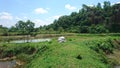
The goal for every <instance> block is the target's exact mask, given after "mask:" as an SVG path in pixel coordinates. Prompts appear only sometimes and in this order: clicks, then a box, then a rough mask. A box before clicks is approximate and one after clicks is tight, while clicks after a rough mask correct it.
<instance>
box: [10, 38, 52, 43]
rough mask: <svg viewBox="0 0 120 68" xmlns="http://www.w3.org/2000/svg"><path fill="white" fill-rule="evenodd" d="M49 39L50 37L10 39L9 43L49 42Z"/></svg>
mask: <svg viewBox="0 0 120 68" xmlns="http://www.w3.org/2000/svg"><path fill="white" fill-rule="evenodd" d="M49 41H51V39H50V38H43V39H31V40H15V41H11V42H10V43H26V42H49Z"/></svg>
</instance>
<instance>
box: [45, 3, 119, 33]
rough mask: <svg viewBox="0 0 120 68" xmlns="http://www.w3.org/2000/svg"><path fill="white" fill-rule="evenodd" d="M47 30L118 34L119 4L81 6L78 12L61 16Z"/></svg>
mask: <svg viewBox="0 0 120 68" xmlns="http://www.w3.org/2000/svg"><path fill="white" fill-rule="evenodd" d="M47 28H48V29H50V28H53V30H55V31H58V30H63V31H65V32H66V31H67V32H75V33H106V32H120V3H119V4H114V5H111V4H110V2H109V1H105V2H104V5H103V6H102V5H101V4H100V3H98V4H97V5H96V6H87V5H85V4H83V6H82V9H80V10H79V12H72V13H71V14H70V15H64V16H61V17H60V18H59V19H58V20H55V21H54V22H53V24H51V25H48V26H47Z"/></svg>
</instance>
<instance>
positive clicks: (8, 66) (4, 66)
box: [0, 60, 16, 68]
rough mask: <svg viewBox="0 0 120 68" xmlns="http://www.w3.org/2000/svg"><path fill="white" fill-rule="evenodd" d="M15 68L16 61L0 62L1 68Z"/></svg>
mask: <svg viewBox="0 0 120 68" xmlns="http://www.w3.org/2000/svg"><path fill="white" fill-rule="evenodd" d="M15 66H16V60H12V61H0V68H14V67H15Z"/></svg>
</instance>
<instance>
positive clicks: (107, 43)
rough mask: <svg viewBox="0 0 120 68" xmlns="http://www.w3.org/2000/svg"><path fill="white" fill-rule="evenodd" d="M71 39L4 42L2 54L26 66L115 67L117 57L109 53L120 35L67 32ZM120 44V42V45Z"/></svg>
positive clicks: (34, 67)
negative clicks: (71, 33) (22, 62)
mask: <svg viewBox="0 0 120 68" xmlns="http://www.w3.org/2000/svg"><path fill="white" fill-rule="evenodd" d="M66 38H67V42H65V43H59V42H58V41H57V38H53V39H52V41H51V42H38V43H21V44H15V43H10V44H7V43H3V44H2V43H1V44H0V50H1V53H0V54H1V55H0V56H1V57H2V58H4V57H12V56H16V57H17V58H18V59H19V60H21V61H24V62H25V63H26V64H25V66H24V67H25V68H39V67H41V68H86V67H91V68H110V67H111V68H112V66H114V65H115V64H116V61H115V60H112V59H109V58H108V57H107V55H109V54H112V53H114V50H115V49H117V48H119V43H120V37H119V36H105V35H104V36H102V35H101V36H100V35H90V34H89V35H79V34H78V35H75V36H66ZM116 44H117V45H116Z"/></svg>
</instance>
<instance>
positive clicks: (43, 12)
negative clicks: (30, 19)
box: [35, 8, 48, 14]
mask: <svg viewBox="0 0 120 68" xmlns="http://www.w3.org/2000/svg"><path fill="white" fill-rule="evenodd" d="M35 13H37V14H45V13H48V11H47V10H45V9H43V8H37V9H35Z"/></svg>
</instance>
